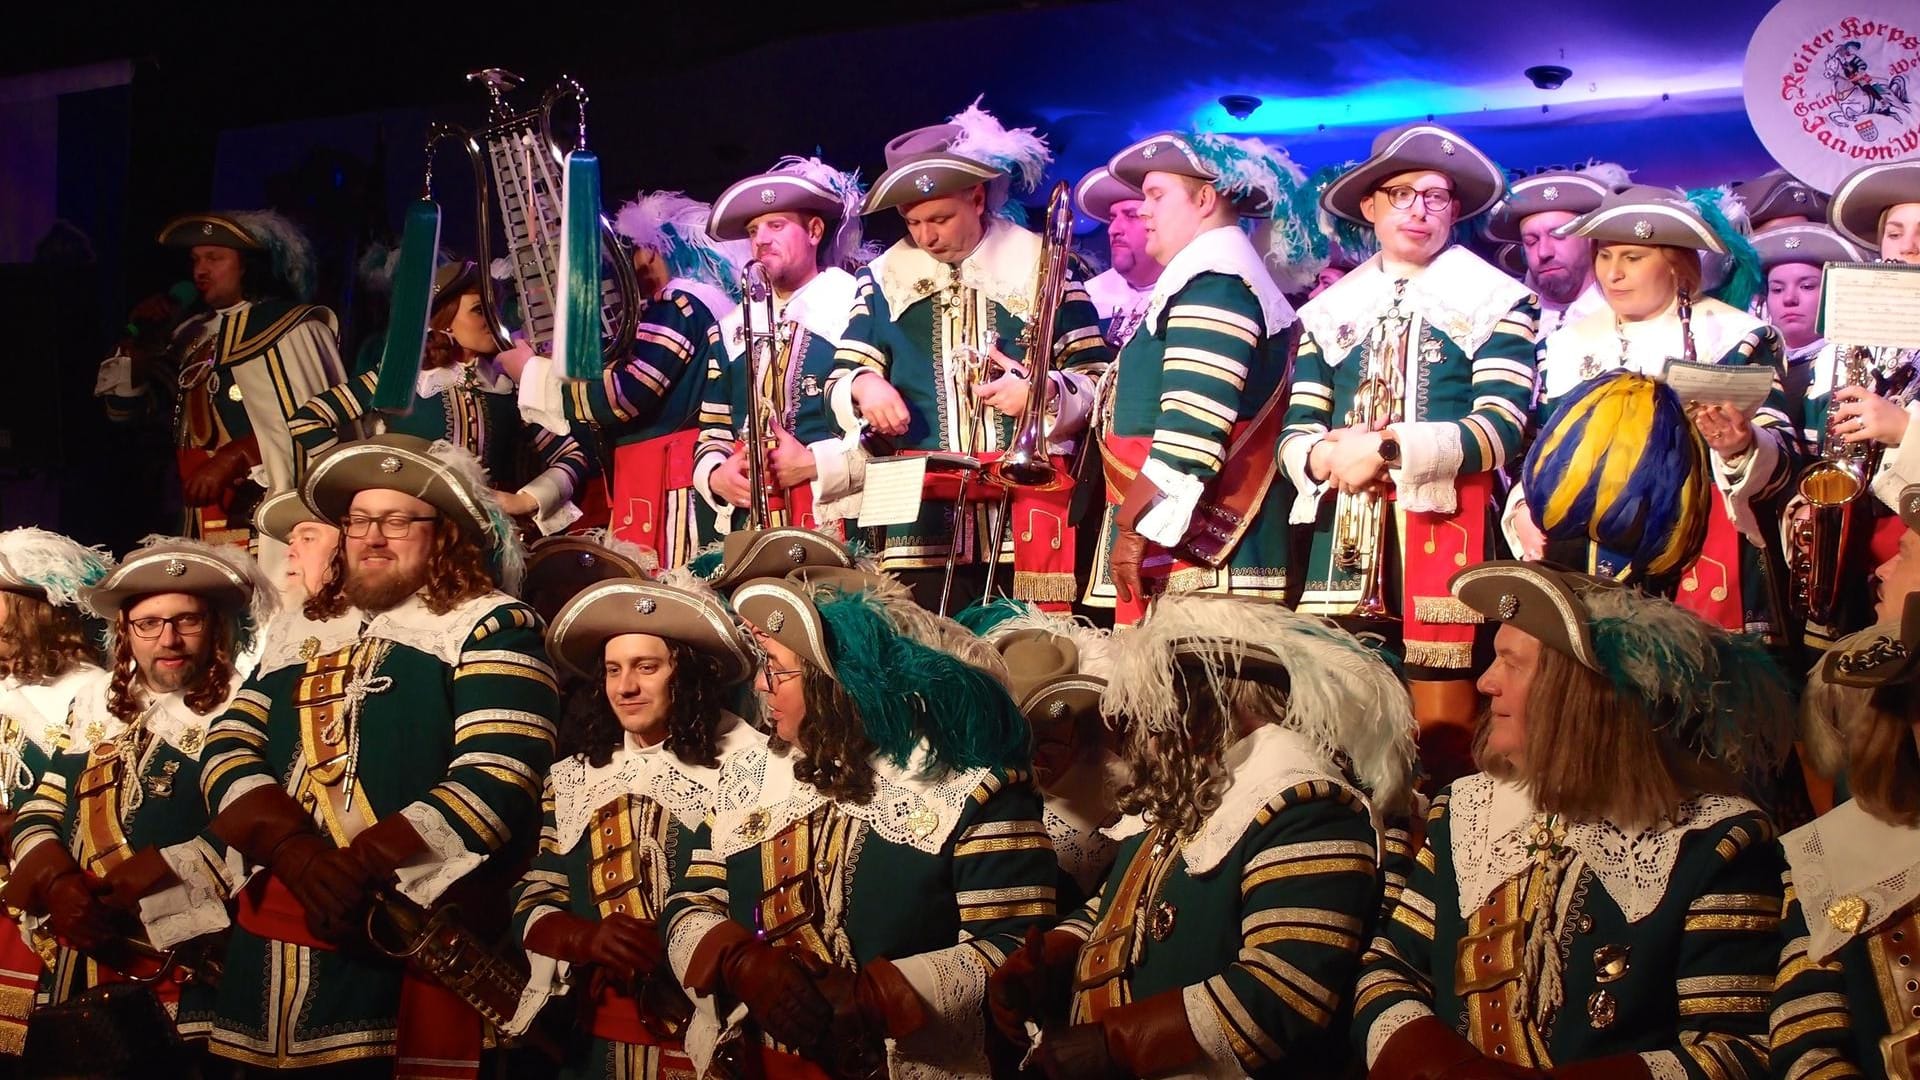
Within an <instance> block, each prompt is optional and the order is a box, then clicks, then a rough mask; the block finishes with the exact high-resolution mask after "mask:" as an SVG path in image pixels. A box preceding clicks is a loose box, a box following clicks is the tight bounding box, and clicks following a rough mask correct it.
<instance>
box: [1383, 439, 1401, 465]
mask: <svg viewBox="0 0 1920 1080" xmlns="http://www.w3.org/2000/svg"><path fill="white" fill-rule="evenodd" d="M1380 460H1381V461H1383V462H1385V463H1386V464H1387V465H1388V466H1389V467H1392V466H1396V465H1398V464H1400V440H1399V439H1396V438H1394V437H1393V433H1392V432H1388V433H1386V434H1384V435H1382V436H1380Z"/></svg>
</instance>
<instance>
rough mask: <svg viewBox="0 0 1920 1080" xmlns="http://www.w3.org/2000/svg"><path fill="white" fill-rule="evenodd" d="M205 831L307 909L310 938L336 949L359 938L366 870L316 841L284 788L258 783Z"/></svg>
mask: <svg viewBox="0 0 1920 1080" xmlns="http://www.w3.org/2000/svg"><path fill="white" fill-rule="evenodd" d="M208 828H209V829H210V830H211V831H212V832H213V834H214V835H215V836H217V837H219V838H220V840H221V842H223V843H225V844H226V845H227V846H228V847H231V848H233V849H234V850H236V851H238V852H240V853H241V854H242V855H244V856H246V857H247V859H248V861H250V862H255V863H260V864H262V865H264V866H266V867H267V869H268V870H269V871H271V872H272V874H273V876H274V877H276V878H279V879H280V883H281V884H282V885H285V886H286V887H287V890H288V891H289V892H291V893H293V896H294V899H296V900H298V901H300V906H301V907H303V908H305V909H306V911H307V928H308V929H310V930H312V931H313V933H314V935H315V936H317V937H320V938H322V939H323V940H326V941H331V942H334V943H336V944H338V943H341V942H345V941H353V940H358V939H359V937H360V935H361V930H360V927H359V926H358V924H357V921H356V919H355V916H357V915H358V914H359V913H360V912H361V911H363V910H365V908H366V904H367V888H366V884H365V881H366V876H367V871H366V868H365V866H364V865H363V864H362V863H361V861H360V859H358V858H357V857H355V856H354V854H353V853H352V852H350V851H348V850H346V849H344V848H339V847H336V846H334V843H333V841H331V840H329V839H327V838H326V837H324V836H321V835H320V833H319V831H318V830H317V829H316V828H315V827H314V823H313V817H312V816H311V815H309V814H308V813H307V812H306V811H305V810H303V809H301V807H300V804H299V803H297V802H294V801H293V796H291V795H288V794H287V793H286V790H285V789H284V788H281V787H278V786H276V785H273V784H262V785H261V786H259V787H257V788H255V789H253V790H252V791H249V792H247V793H246V794H245V795H243V796H241V797H240V798H238V799H235V800H234V801H233V802H232V803H230V804H228V806H227V808H226V809H225V810H222V811H221V812H220V813H219V814H218V815H217V816H216V817H215V818H214V819H213V822H212V823H211V824H210V825H209V826H208Z"/></svg>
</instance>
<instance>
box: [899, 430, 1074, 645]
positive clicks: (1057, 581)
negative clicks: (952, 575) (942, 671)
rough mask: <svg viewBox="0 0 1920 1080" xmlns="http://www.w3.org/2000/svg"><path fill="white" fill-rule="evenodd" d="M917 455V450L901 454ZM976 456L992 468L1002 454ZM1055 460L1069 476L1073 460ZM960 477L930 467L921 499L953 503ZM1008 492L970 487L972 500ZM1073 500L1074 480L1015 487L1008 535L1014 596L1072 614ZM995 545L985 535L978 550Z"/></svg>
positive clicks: (987, 485) (984, 485)
mask: <svg viewBox="0 0 1920 1080" xmlns="http://www.w3.org/2000/svg"><path fill="white" fill-rule="evenodd" d="M912 453H915V451H912V450H906V451H902V454H912ZM975 456H976V457H978V459H979V460H980V462H981V464H983V465H991V464H992V463H994V462H996V461H998V460H1000V451H998V450H993V451H988V452H986V453H982V454H978V455H975ZM1050 460H1051V461H1052V462H1053V467H1054V469H1055V470H1056V471H1057V472H1058V474H1059V475H1060V476H1062V477H1067V476H1069V475H1070V469H1071V468H1072V462H1070V461H1068V460H1067V459H1066V458H1065V457H1063V456H1058V455H1056V456H1054V457H1052V458H1051V459H1050ZM961 475H962V474H960V473H958V472H952V471H944V470H943V471H941V472H934V471H933V470H932V469H928V470H927V476H926V479H925V480H924V481H922V483H921V487H920V498H921V500H922V501H923V502H925V503H930V504H934V505H939V504H943V503H944V504H948V505H951V504H952V502H953V500H955V499H957V498H959V497H960V477H961ZM1003 490H1004V489H1003V488H1001V487H1000V485H998V484H995V483H991V482H989V481H986V480H982V479H979V478H978V477H974V479H973V480H972V481H970V482H969V483H968V485H967V501H968V502H969V503H987V502H995V501H997V500H998V499H999V498H1000V493H1001V491H1003ZM1072 502H1073V483H1072V482H1071V480H1069V481H1068V482H1067V483H1065V484H1063V485H1061V486H1060V488H1058V489H1057V490H1053V491H1039V490H1035V489H1034V488H1028V487H1016V488H1014V489H1013V499H1012V501H1011V502H1009V503H1008V509H1007V512H1008V514H1009V515H1010V517H1009V518H1008V520H1007V524H1006V535H1007V536H1009V537H1011V538H1012V540H1013V598H1014V599H1016V600H1025V601H1028V602H1029V603H1031V604H1033V606H1035V607H1037V608H1039V609H1041V610H1042V611H1067V610H1068V609H1069V608H1071V607H1072V605H1073V601H1074V600H1075V599H1076V598H1077V593H1078V591H1079V583H1078V581H1077V580H1076V578H1075V577H1074V572H1073V552H1074V546H1073V545H1074V527H1073V526H1072V525H1071V524H1069V523H1068V522H1067V508H1068V506H1069V505H1070V504H1071V503H1072ZM990 542H991V540H990V539H989V538H987V537H985V536H982V537H981V539H980V542H979V546H982V547H984V546H985V545H986V544H988V543H990Z"/></svg>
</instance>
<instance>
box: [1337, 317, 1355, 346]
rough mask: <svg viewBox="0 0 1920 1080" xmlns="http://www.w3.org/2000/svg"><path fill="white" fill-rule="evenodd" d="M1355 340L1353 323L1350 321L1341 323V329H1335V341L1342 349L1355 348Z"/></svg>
mask: <svg viewBox="0 0 1920 1080" xmlns="http://www.w3.org/2000/svg"><path fill="white" fill-rule="evenodd" d="M1353 341H1354V329H1353V324H1352V323H1350V322H1349V323H1341V324H1340V329H1339V330H1336V331H1334V335H1333V343H1334V344H1335V345H1337V346H1339V347H1340V348H1341V349H1351V348H1353Z"/></svg>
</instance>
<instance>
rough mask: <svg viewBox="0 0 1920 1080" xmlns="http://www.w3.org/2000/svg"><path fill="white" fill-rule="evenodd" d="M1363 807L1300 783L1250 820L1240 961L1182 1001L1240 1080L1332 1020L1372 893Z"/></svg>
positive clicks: (1371, 840)
mask: <svg viewBox="0 0 1920 1080" xmlns="http://www.w3.org/2000/svg"><path fill="white" fill-rule="evenodd" d="M1376 842H1377V841H1376V838H1375V835H1374V829H1373V823H1372V821H1371V820H1370V819H1369V818H1368V816H1367V809H1366V806H1365V805H1364V804H1363V803H1361V802H1360V801H1359V800H1358V799H1356V798H1354V797H1353V796H1352V795H1351V794H1350V793H1349V792H1347V791H1346V790H1345V789H1343V788H1341V787H1339V786H1337V785H1335V784H1332V783H1329V782H1326V781H1314V782H1311V783H1306V784H1300V785H1298V786H1296V787H1294V788H1292V789H1290V790H1288V791H1286V792H1285V793H1283V794H1281V795H1280V796H1279V797H1278V798H1276V799H1274V800H1273V801H1272V802H1271V803H1270V804H1269V805H1268V806H1267V807H1266V808H1265V809H1264V810H1262V811H1261V812H1260V814H1259V815H1258V816H1257V817H1256V818H1255V819H1254V824H1253V828H1252V829H1251V830H1250V836H1249V839H1248V840H1246V841H1244V843H1245V844H1246V845H1247V846H1246V848H1245V850H1246V851H1247V852H1248V853H1249V855H1248V858H1247V859H1246V860H1245V862H1244V863H1243V864H1242V866H1241V871H1240V927H1239V930H1240V954H1239V957H1238V958H1237V959H1236V960H1235V961H1234V962H1233V963H1232V964H1231V965H1230V966H1229V967H1228V968H1227V969H1226V970H1225V971H1223V972H1221V973H1220V974H1218V975H1215V976H1213V977H1211V978H1209V979H1207V980H1206V981H1205V982H1203V983H1200V984H1199V985H1198V986H1192V987H1188V988H1187V990H1186V991H1185V996H1186V1000H1187V1017H1188V1022H1189V1023H1199V1022H1201V1018H1204V1017H1208V1016H1210V1017H1211V1018H1212V1019H1213V1021H1214V1022H1215V1023H1216V1024H1217V1025H1218V1031H1219V1033H1220V1035H1221V1036H1223V1037H1224V1038H1223V1040H1222V1039H1210V1038H1207V1037H1204V1036H1202V1037H1201V1040H1200V1041H1201V1043H1202V1044H1203V1045H1206V1044H1214V1045H1218V1044H1219V1043H1220V1042H1221V1041H1224V1043H1225V1045H1226V1046H1228V1047H1230V1048H1231V1049H1232V1050H1233V1053H1234V1056H1235V1057H1237V1058H1238V1059H1239V1062H1240V1065H1241V1067H1242V1068H1244V1069H1246V1070H1247V1072H1248V1073H1250V1074H1258V1072H1259V1070H1261V1069H1264V1068H1267V1067H1269V1066H1272V1065H1275V1064H1278V1063H1280V1062H1282V1061H1285V1060H1286V1058H1287V1055H1288V1054H1289V1052H1290V1051H1291V1050H1292V1049H1293V1048H1294V1047H1296V1046H1301V1045H1306V1044H1310V1043H1312V1042H1314V1041H1316V1039H1317V1037H1318V1036H1319V1035H1320V1033H1321V1032H1323V1031H1325V1030H1326V1029H1327V1028H1328V1026H1329V1025H1331V1024H1332V1023H1333V1021H1334V1018H1335V1017H1336V1015H1337V1014H1338V1013H1339V1010H1340V1007H1341V1003H1342V1002H1343V1000H1344V999H1345V997H1346V994H1347V988H1348V987H1350V986H1352V985H1353V978H1354V973H1355V971H1356V970H1357V969H1358V967H1359V962H1360V950H1361V947H1362V945H1363V944H1365V938H1364V936H1363V935H1364V933H1365V929H1366V927H1367V925H1368V923H1369V921H1370V919H1369V917H1368V913H1369V912H1370V910H1371V909H1372V908H1373V906H1374V905H1375V904H1376V903H1377V898H1378V897H1379V894H1380V879H1379V868H1378V865H1377V862H1376V856H1375V844H1376Z"/></svg>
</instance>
